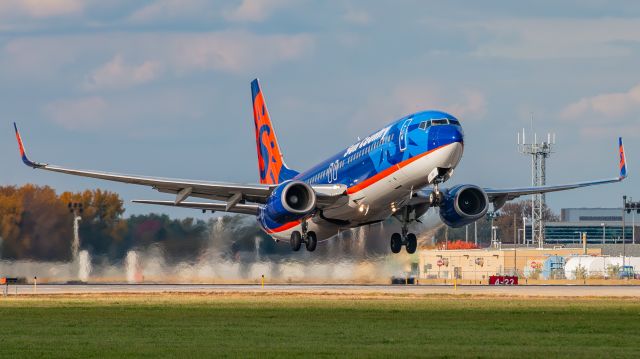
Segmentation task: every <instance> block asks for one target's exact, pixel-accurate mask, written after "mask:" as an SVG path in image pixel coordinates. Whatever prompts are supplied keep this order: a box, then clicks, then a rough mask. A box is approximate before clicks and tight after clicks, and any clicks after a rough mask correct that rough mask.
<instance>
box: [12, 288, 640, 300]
mask: <svg viewBox="0 0 640 359" xmlns="http://www.w3.org/2000/svg"><path fill="white" fill-rule="evenodd" d="M15 293H16V287H15V286H10V289H9V294H10V295H14V294H15ZM17 293H18V295H20V294H34V287H33V286H32V285H18V286H17ZM113 293H143V294H144V293H148V294H152V293H157V294H160V293H216V294H224V293H246V294H251V293H270V294H293V293H301V294H347V295H358V294H365V295H366V294H393V295H402V294H409V295H431V294H455V295H489V296H491V295H497V296H549V297H588V296H592V297H638V298H639V299H640V286H625V285H620V286H582V285H527V286H513V287H498V286H486V285H484V286H480V285H464V286H462V285H461V286H458V287H457V288H454V287H453V286H444V285H419V286H413V285H411V286H391V285H265V286H264V287H261V286H260V285H214V284H86V285H75V284H73V285H72V284H39V285H38V286H37V289H36V290H35V294H39V295H48V294H113Z"/></svg>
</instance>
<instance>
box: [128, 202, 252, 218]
mask: <svg viewBox="0 0 640 359" xmlns="http://www.w3.org/2000/svg"><path fill="white" fill-rule="evenodd" d="M131 202H133V203H143V204H155V205H161V206H171V207H182V208H193V209H201V210H206V211H220V212H230V213H241V214H252V215H257V214H258V211H259V210H260V206H259V205H257V204H243V203H238V204H236V205H234V206H233V207H232V208H230V209H229V210H228V211H227V204H226V203H225V202H179V203H176V202H175V201H154V200H146V199H136V200H133V201H131Z"/></svg>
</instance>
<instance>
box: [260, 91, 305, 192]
mask: <svg viewBox="0 0 640 359" xmlns="http://www.w3.org/2000/svg"><path fill="white" fill-rule="evenodd" d="M251 99H252V101H253V121H254V125H255V131H256V146H257V149H258V168H259V170H260V183H263V184H278V183H281V182H284V181H286V180H289V179H292V178H293V177H295V176H296V175H297V174H298V172H296V171H294V170H292V169H290V168H289V167H287V165H286V164H285V163H284V158H283V156H282V152H281V151H280V145H278V139H277V138H276V133H275V131H274V130H273V125H271V117H270V116H269V111H267V105H266V102H265V100H264V95H263V93H262V91H261V90H260V84H259V83H258V79H255V80H253V81H252V82H251Z"/></svg>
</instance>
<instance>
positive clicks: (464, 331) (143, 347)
mask: <svg viewBox="0 0 640 359" xmlns="http://www.w3.org/2000/svg"><path fill="white" fill-rule="evenodd" d="M302 355H313V356H325V357H336V356H357V357H425V356H428V357H510V358H513V357H546V358H556V357H573V358H584V357H634V358H638V357H640V301H639V300H637V299H575V298H573V299H523V298H496V297H493V298H491V297H489V298H487V297H484V298H475V297H453V296H429V297H404V298H402V297H387V296H359V297H358V296H335V295H317V296H302V295H289V296H278V295H273V296H260V295H230V296H221V295H211V296H207V295H176V294H173V295H153V296H127V295H123V296H111V297H109V298H104V297H93V296H88V297H44V298H39V297H38V298H22V299H20V298H18V299H6V298H4V299H3V298H1V297H0V358H18V357H22V358H38V357H70V358H92V357H100V358H104V357H115V358H127V357H147V358H157V357H185V358H190V359H192V358H200V357H221V356H222V357H225V356H226V357H255V356H259V357H282V356H302Z"/></svg>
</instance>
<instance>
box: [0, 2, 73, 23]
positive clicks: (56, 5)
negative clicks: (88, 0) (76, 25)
mask: <svg viewBox="0 0 640 359" xmlns="http://www.w3.org/2000/svg"><path fill="white" fill-rule="evenodd" d="M84 7H85V4H84V1H82V0H2V1H1V2H0V14H3V15H4V16H2V17H7V18H9V17H13V16H27V17H32V18H37V19H42V18H48V17H56V16H68V15H78V14H81V13H82V12H83V11H84Z"/></svg>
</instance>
